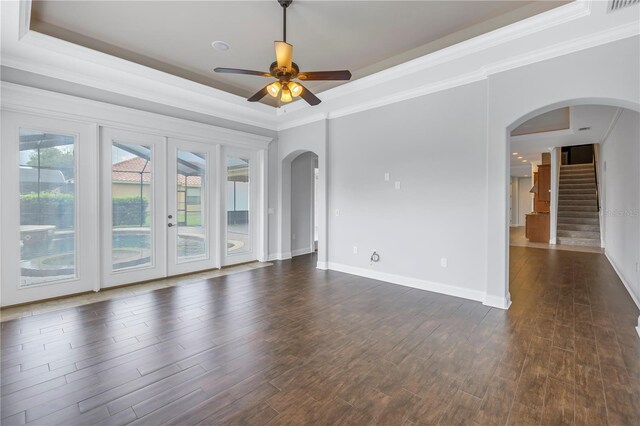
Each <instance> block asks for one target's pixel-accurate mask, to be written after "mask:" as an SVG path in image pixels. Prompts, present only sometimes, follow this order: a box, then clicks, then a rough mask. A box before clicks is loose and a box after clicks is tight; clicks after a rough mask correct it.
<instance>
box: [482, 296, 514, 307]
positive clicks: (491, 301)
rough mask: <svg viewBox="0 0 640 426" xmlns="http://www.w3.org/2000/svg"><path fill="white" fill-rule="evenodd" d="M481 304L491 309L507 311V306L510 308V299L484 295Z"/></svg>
mask: <svg viewBox="0 0 640 426" xmlns="http://www.w3.org/2000/svg"><path fill="white" fill-rule="evenodd" d="M482 304H483V305H485V306H491V307H492V308H498V309H509V306H511V298H510V297H500V296H489V295H486V296H485V298H484V301H483V302H482Z"/></svg>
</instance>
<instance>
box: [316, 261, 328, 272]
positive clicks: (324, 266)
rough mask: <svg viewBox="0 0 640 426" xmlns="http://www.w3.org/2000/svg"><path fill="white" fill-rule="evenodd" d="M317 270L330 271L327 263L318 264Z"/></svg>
mask: <svg viewBox="0 0 640 426" xmlns="http://www.w3.org/2000/svg"><path fill="white" fill-rule="evenodd" d="M316 268H318V269H322V270H323V271H326V270H327V269H329V268H328V267H327V262H318V263H317V264H316Z"/></svg>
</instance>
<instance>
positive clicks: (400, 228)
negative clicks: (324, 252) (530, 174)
mask: <svg viewBox="0 0 640 426" xmlns="http://www.w3.org/2000/svg"><path fill="white" fill-rule="evenodd" d="M486 94H487V91H486V82H479V83H473V84H469V85H466V86H462V87H458V88H455V89H451V90H447V91H446V92H440V93H435V94H432V95H429V96H423V97H420V98H415V99H411V100H408V101H405V102H401V103H396V104H393V105H389V106H386V107H382V108H378V109H373V110H369V111H365V112H361V113H358V114H353V115H349V116H346V117H342V118H338V119H335V120H331V121H330V124H329V131H328V137H329V147H328V150H329V165H330V179H329V213H330V214H329V259H330V263H329V267H330V268H331V269H337V270H343V271H347V272H355V273H359V274H362V275H369V276H374V277H377V278H380V279H386V280H388V281H394V282H398V283H407V284H411V285H415V286H418V287H422V288H427V289H432V290H435V291H441V292H445V293H449V294H455V295H459V296H464V297H468V298H471V299H476V300H483V294H484V288H485V281H484V277H485V276H486V270H485V267H486V251H485V243H486V216H485V214H486V191H487V188H486V179H485V177H486V173H487V170H486V131H487V128H486V125H487V123H486V114H487V110H486V107H487V97H486ZM387 172H388V173H390V180H389V181H385V180H384V175H385V173H387ZM395 182H400V189H394V188H395ZM336 210H339V216H338V215H336ZM354 246H357V247H358V253H357V254H354V252H353V251H354V250H353V247H354ZM373 250H376V251H377V252H378V253H379V254H380V262H379V263H375V264H373V265H371V264H370V260H369V258H370V255H371V252H372V251H373ZM441 258H447V259H448V267H446V268H444V267H441V266H440V265H441Z"/></svg>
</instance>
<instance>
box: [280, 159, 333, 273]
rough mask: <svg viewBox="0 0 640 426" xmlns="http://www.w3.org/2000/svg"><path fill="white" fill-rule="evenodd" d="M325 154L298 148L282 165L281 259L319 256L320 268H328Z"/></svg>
mask: <svg viewBox="0 0 640 426" xmlns="http://www.w3.org/2000/svg"><path fill="white" fill-rule="evenodd" d="M324 164H325V163H324V158H323V156H322V155H321V154H319V153H317V152H315V151H312V150H307V149H297V150H294V151H292V152H290V153H288V154H286V155H285V156H284V157H283V158H282V160H281V162H280V166H281V167H280V174H279V194H278V198H279V209H278V238H277V240H278V251H277V255H276V257H277V258H278V259H279V260H284V259H290V258H291V257H293V256H297V255H301V254H307V253H311V252H313V251H317V253H318V268H320V269H326V258H327V257H326V247H327V243H326V229H327V228H326V226H327V225H326V221H327V216H326V174H325V172H326V170H325V166H324Z"/></svg>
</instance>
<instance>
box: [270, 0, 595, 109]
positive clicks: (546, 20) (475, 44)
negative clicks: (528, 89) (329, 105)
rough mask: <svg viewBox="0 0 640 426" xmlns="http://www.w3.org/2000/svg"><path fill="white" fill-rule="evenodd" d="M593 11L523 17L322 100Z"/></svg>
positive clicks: (587, 6)
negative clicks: (520, 19)
mask: <svg viewBox="0 0 640 426" xmlns="http://www.w3.org/2000/svg"><path fill="white" fill-rule="evenodd" d="M590 14H591V2H590V1H587V0H576V1H574V2H572V3H569V4H567V5H565V6H562V7H558V8H556V9H552V10H550V11H547V12H544V13H541V14H539V15H536V16H532V17H530V18H527V19H523V20H522V21H518V22H515V23H513V24H510V25H507V26H504V27H502V28H498V29H496V30H493V31H490V32H488V33H485V34H481V35H479V36H476V37H474V38H471V39H469V40H465V41H462V42H460V43H457V44H454V45H452V46H449V47H446V48H444V49H440V50H437V51H435V52H433V53H429V54H427V55H425V56H422V57H419V58H416V59H413V60H410V61H407V62H405V63H402V64H399V65H396V66H393V67H391V68H387V69H385V70H382V71H380V72H377V73H375V74H371V75H369V76H366V77H362V78H359V79H357V80H354V81H352V82H350V83H347V84H344V85H341V86H338V87H334V88H332V89H329V90H326V91H324V92H322V93H321V94H322V100H323V101H328V100H331V99H335V98H338V97H342V96H346V95H350V94H353V93H355V92H357V91H360V90H364V89H369V88H372V87H374V86H377V85H379V84H385V83H388V82H389V81H392V80H400V79H402V78H403V77H406V76H408V75H409V74H413V73H417V72H420V71H424V70H426V69H429V68H433V67H435V66H437V65H441V64H443V63H446V62H451V61H453V60H455V59H459V58H462V57H464V56H467V55H469V54H475V53H478V52H479V51H481V50H486V49H489V48H491V47H495V46H498V45H501V44H505V43H507V42H509V41H513V40H516V39H519V38H521V37H524V36H526V35H529V34H533V33H536V32H539V31H542V30H544V29H546V28H550V27H554V26H557V25H560V24H563V23H565V22H569V21H572V20H575V19H579V18H582V17H584V16H588V15H590ZM306 107H307V106H306V105H303V104H300V103H297V104H291V105H289V106H285V107H282V108H278V112H277V114H278V115H282V114H285V113H287V112H293V111H297V110H300V109H303V108H306Z"/></svg>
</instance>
